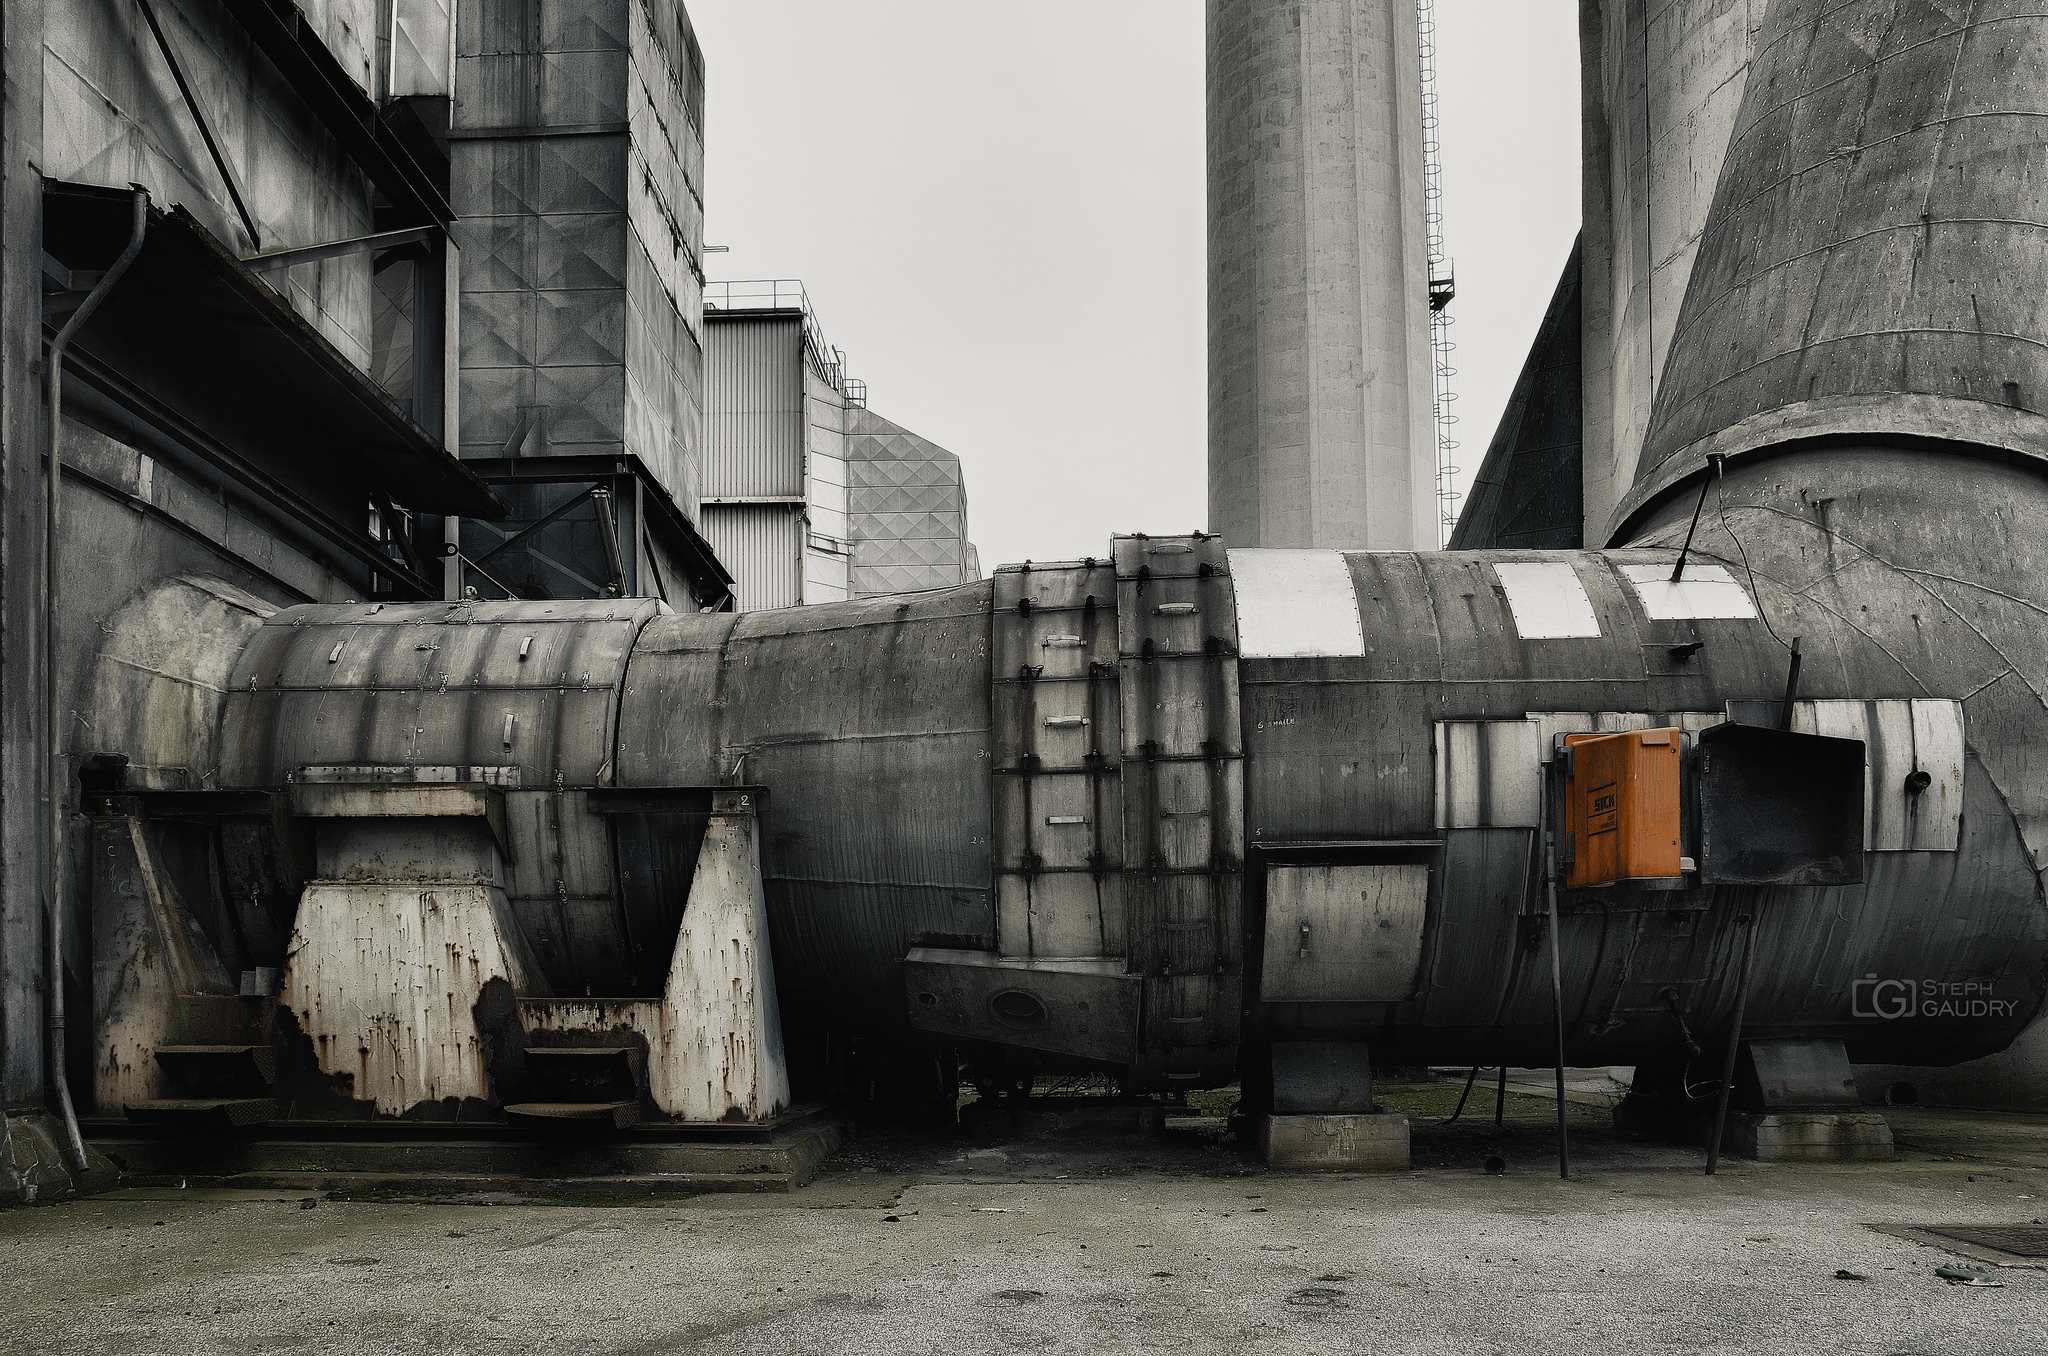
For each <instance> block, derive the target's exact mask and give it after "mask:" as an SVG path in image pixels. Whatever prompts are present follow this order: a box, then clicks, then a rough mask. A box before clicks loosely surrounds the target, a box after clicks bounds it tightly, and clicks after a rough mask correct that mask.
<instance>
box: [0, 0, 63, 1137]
mask: <svg viewBox="0 0 2048 1356" xmlns="http://www.w3.org/2000/svg"><path fill="white" fill-rule="evenodd" d="M45 17H46V11H45V9H44V7H43V6H42V5H34V4H30V5H8V6H6V7H4V8H0V63H4V64H0V75H4V80H0V692H5V693H7V694H9V695H10V696H11V695H12V694H15V693H28V692H33V691H35V684H36V673H37V664H38V662H39V661H38V658H37V649H38V646H37V642H36V640H35V636H36V631H37V625H36V623H37V618H38V616H39V615H40V613H39V610H38V608H37V606H36V604H37V590H36V584H35V581H36V578H37V574H38V571H39V564H38V562H39V560H40V557H41V553H42V542H43V532H42V518H41V515H40V514H39V512H38V511H37V498H36V489H37V486H38V484H39V483H40V481H41V465H42V459H43V395H42V391H41V389H40V387H41V383H40V382H39V381H38V379H37V377H38V374H39V373H40V371H41V367H42V363H41V356H42V333H43V322H42V303H41V289H40V288H39V287H37V286H36V285H35V284H34V283H33V282H32V280H33V279H35V278H37V277H39V276H40V274H41V271H42V268H41V265H42V233H43V213H42V192H43V186H42V176H41V175H40V174H38V173H37V172H36V164H37V162H38V161H39V160H40V159H41V158H42V151H43V130H42V129H43V24H44V20H45ZM42 729H43V720H42V717H41V715H40V713H39V712H38V711H37V710H36V704H35V703H34V702H30V701H22V700H9V701H0V1104H4V1105H6V1106H9V1107H26V1106H32V1105H36V1104H38V1103H40V1102H41V1101H42V1097H43V1085H44V1080H43V1018H42V1012H41V1006H42V982H41V981H42V973H43V962H42V958H41V943H42V938H43V923H42V909H43V900H42V891H41V878H42V873H41V871H40V870H39V862H38V847H39V844H40V842H41V836H40V835H41V829H42V825H43V823H44V820H43V817H42V814H41V813H40V811H39V810H38V808H37V807H38V806H39V805H40V804H41V803H42V802H41V799H40V796H39V794H38V792H39V789H40V778H39V775H38V771H37V768H38V762H39V760H38V758H37V750H38V749H39V748H40V747H44V746H45V745H44V737H43V735H42ZM52 1161H53V1162H54V1161H55V1155H54V1154H53V1155H52Z"/></svg>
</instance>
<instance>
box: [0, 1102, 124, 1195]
mask: <svg viewBox="0 0 2048 1356" xmlns="http://www.w3.org/2000/svg"><path fill="white" fill-rule="evenodd" d="M63 1146H64V1127H63V1126H62V1125H61V1124H59V1123H58V1120H57V1118H56V1117H55V1116H53V1115H51V1114H50V1113H49V1112H47V1111H30V1112H18V1111H17V1112H9V1113H7V1114H5V1115H4V1116H0V1205H35V1204H37V1203H38V1202H47V1201H57V1200H64V1199H66V1198H67V1197H71V1196H83V1195H87V1194H90V1193H91V1192H95V1191H111V1190H113V1189H114V1188H115V1187H117V1186H119V1185H120V1184H121V1170H120V1169H119V1168H117V1167H115V1166H114V1164H113V1163H112V1162H111V1161H109V1159H108V1158H107V1156H106V1155H105V1154H103V1153H101V1152H100V1151H99V1150H98V1149H97V1148H95V1147H93V1146H91V1145H87V1146H86V1150H85V1160H86V1170H85V1171H84V1172H82V1173H81V1172H74V1171H73V1170H72V1168H71V1164H70V1162H69V1161H68V1160H67V1158H66V1157H65V1153H64V1147H63Z"/></svg>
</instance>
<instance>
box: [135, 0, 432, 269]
mask: <svg viewBox="0 0 2048 1356" xmlns="http://www.w3.org/2000/svg"><path fill="white" fill-rule="evenodd" d="M138 3H140V0H138ZM440 230H441V228H440V227H439V226H408V227H406V228H405V229H404V230H402V231H379V232H377V233H376V234H375V235H358V236H352V237H350V238H349V239H347V240H330V241H328V242H327V243H326V244H324V245H297V246H294V247H293V248H291V249H288V250H266V251H264V252H263V253H262V254H252V255H250V256H249V257H248V258H246V259H244V260H243V261H242V263H243V265H244V266H246V267H247V268H248V269H249V270H250V271H251V272H253V273H259V274H264V275H268V274H271V273H275V272H277V271H278V270H279V269H289V268H291V267H293V266H294V265H296V264H313V263H318V262H319V261H320V260H322V259H339V258H341V257H342V256H343V255H348V254H361V253H362V252H363V251H364V250H383V249H390V248H391V247H392V246H394V245H407V244H411V243H412V242H413V241H416V240H432V239H433V238H434V237H435V236H436V235H437V234H439V233H440ZM276 290H278V291H282V290H283V289H282V288H277V289H276Z"/></svg>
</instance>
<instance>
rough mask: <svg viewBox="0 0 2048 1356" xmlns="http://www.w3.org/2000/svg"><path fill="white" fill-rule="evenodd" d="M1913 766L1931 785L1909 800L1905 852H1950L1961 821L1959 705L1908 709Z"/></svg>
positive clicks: (1922, 703)
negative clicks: (1909, 849)
mask: <svg viewBox="0 0 2048 1356" xmlns="http://www.w3.org/2000/svg"><path fill="white" fill-rule="evenodd" d="M1913 766H1914V769H1915V770H1916V771H1919V772H1924V773H1926V774H1927V775H1928V776H1929V777H1931V778H1932V779H1933V780H1932V781H1930V782H1929V783H1928V785H1927V789H1926V790H1925V791H1922V792H1921V793H1920V794H1919V795H1918V796H1915V797H1913V798H1912V801H1913V803H1912V806H1911V808H1910V813H1909V815H1908V822H1907V836H1906V842H1907V846H1909V847H1914V848H1919V849H1921V850H1923V851H1933V852H1953V851H1955V850H1956V848H1957V846H1958V842H1957V840H1958V838H1959V837H1960V835H1961V832H1962V818H1963V704H1962V703H1961V702H1951V701H1940V700H1932V699H1927V698H1920V699H1916V700H1915V701H1914V703H1913Z"/></svg>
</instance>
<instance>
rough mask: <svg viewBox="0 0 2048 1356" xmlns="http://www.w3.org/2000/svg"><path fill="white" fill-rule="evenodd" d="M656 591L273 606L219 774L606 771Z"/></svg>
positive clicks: (597, 781) (230, 702)
mask: <svg viewBox="0 0 2048 1356" xmlns="http://www.w3.org/2000/svg"><path fill="white" fill-rule="evenodd" d="M660 608H661V604H659V603H657V602H655V601H653V600H652V599H645V600H641V599H620V600H618V601H613V602H604V601H599V602H553V603H528V602H513V603H405V604H388V605H387V604H356V603H349V604H340V605H335V604H313V605H308V606H304V607H295V608H290V609H287V610H286V611H283V612H280V613H278V614H277V615H276V616H275V617H273V618H271V619H270V620H269V621H268V622H266V623H265V624H264V626H263V628H262V629H261V630H259V631H258V633H257V635H256V638H255V640H254V641H252V642H251V644H250V645H249V647H248V648H247V649H246V650H244V651H243V654H242V657H241V660H240V661H239V662H238V663H237V665H236V667H235V672H234V676H233V680H232V687H231V690H230V692H229V694H228V698H227V703H226V707H225V709H224V713H223V716H222V735H223V743H222V756H221V769H220V783H221V784H222V785H224V786H281V785H283V784H285V783H286V782H287V781H289V780H291V778H292V777H293V775H294V774H295V773H296V772H297V771H298V770H299V769H301V768H305V767H309V766H310V767H320V766H358V765H374V766H394V767H407V766H413V767H417V766H445V765H485V766H509V767H516V768H518V770H519V771H518V775H519V779H520V783H521V784H522V785H524V786H528V787H540V786H552V785H556V784H558V781H559V784H561V785H567V786H596V785H602V784H605V783H606V782H608V781H609V780H610V779H611V776H612V761H613V729H614V725H615V723H616V720H617V690H618V687H619V685H620V683H621V682H622V680H623V677H624V672H625V664H626V655H627V651H628V650H629V649H630V648H631V646H632V643H633V638H634V637H635V636H636V635H637V634H638V633H639V630H640V628H641V626H643V625H644V624H645V623H646V622H647V621H648V619H650V618H652V617H653V616H654V615H655V614H656V612H657V611H658V610H659V609H660Z"/></svg>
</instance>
